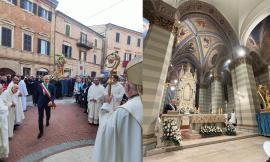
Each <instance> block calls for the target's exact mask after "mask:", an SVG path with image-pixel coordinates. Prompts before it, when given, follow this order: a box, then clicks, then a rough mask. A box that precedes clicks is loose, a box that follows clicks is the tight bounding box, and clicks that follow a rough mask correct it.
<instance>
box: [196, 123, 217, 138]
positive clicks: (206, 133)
mask: <svg viewBox="0 0 270 162" xmlns="http://www.w3.org/2000/svg"><path fill="white" fill-rule="evenodd" d="M199 133H200V134H201V135H202V137H213V136H220V135H222V129H221V128H220V127H218V126H215V125H203V126H201V128H200V132H199Z"/></svg>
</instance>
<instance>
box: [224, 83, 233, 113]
mask: <svg viewBox="0 0 270 162" xmlns="http://www.w3.org/2000/svg"><path fill="white" fill-rule="evenodd" d="M227 92H228V102H227V110H226V111H224V112H225V113H232V112H233V111H234V107H235V106H234V103H235V102H234V93H233V86H232V85H227Z"/></svg>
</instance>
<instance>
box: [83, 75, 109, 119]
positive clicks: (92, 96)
mask: <svg viewBox="0 0 270 162" xmlns="http://www.w3.org/2000/svg"><path fill="white" fill-rule="evenodd" d="M104 94H105V88H104V87H103V85H101V84H100V79H99V78H95V79H94V84H93V85H91V86H90V87H89V89H88V94H87V100H88V122H89V123H90V124H99V110H100V107H101V106H102V104H103V101H104Z"/></svg>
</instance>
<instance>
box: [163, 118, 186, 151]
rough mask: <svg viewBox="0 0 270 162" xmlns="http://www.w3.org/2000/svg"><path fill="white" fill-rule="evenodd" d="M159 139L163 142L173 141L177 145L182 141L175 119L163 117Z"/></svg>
mask: <svg viewBox="0 0 270 162" xmlns="http://www.w3.org/2000/svg"><path fill="white" fill-rule="evenodd" d="M161 141H162V142H164V143H173V144H174V145H177V146H179V145H180V142H181V141H182V136H181V133H180V130H179V129H178V128H177V125H176V121H175V119H165V120H164V122H163V136H162V137H161Z"/></svg>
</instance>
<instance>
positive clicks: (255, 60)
mask: <svg viewBox="0 0 270 162" xmlns="http://www.w3.org/2000/svg"><path fill="white" fill-rule="evenodd" d="M269 36H270V16H268V17H266V18H265V19H264V20H263V21H261V22H260V23H259V24H258V25H257V26H256V27H255V28H254V29H253V30H252V32H251V34H250V35H249V37H248V40H247V44H246V46H247V47H248V48H249V49H250V51H251V54H250V57H251V59H252V67H253V71H254V74H255V75H260V74H261V73H262V72H263V69H264V68H266V67H267V65H268V64H269V63H270V55H269V51H270V44H269V42H270V37H269Z"/></svg>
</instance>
